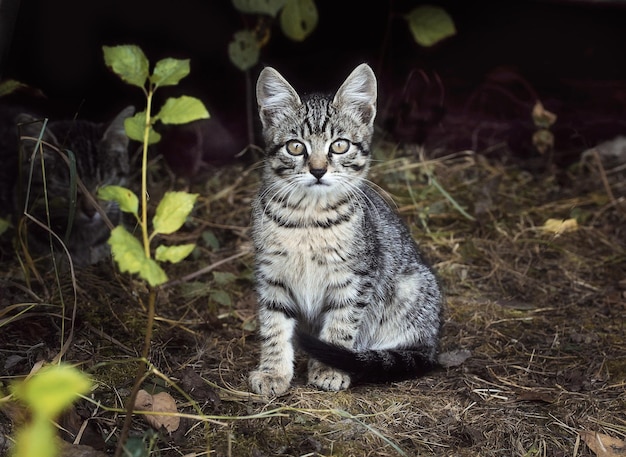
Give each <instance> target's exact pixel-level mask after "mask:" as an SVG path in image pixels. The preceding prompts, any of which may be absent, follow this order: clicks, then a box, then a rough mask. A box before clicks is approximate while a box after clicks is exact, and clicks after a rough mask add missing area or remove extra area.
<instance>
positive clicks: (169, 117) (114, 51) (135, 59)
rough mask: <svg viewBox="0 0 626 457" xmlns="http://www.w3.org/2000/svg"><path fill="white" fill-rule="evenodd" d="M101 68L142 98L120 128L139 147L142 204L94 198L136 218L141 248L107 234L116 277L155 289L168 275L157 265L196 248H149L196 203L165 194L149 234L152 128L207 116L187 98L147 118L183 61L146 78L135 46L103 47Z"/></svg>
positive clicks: (115, 191) (133, 199)
mask: <svg viewBox="0 0 626 457" xmlns="http://www.w3.org/2000/svg"><path fill="white" fill-rule="evenodd" d="M103 51H104V61H105V63H106V65H107V66H108V67H109V68H110V69H111V70H112V71H113V72H114V73H115V74H116V75H118V76H119V77H120V78H121V79H122V80H123V81H125V82H127V83H128V84H131V85H133V86H137V87H139V88H140V89H141V90H142V91H143V92H144V95H145V96H146V109H145V110H144V111H141V112H139V113H137V114H135V115H134V116H133V117H130V118H128V119H126V121H125V123H124V127H125V129H126V134H127V135H128V137H129V138H131V139H133V140H136V141H139V142H141V143H142V144H143V154H142V166H141V199H139V198H138V197H137V196H136V195H135V194H134V193H133V192H132V191H131V190H129V189H126V188H124V187H120V186H105V187H102V188H101V189H100V190H99V191H98V197H99V198H101V199H103V200H112V201H115V202H117V203H118V204H119V206H120V209H121V210H122V211H124V212H127V213H130V214H132V215H134V216H135V218H136V219H137V222H138V224H139V226H140V228H141V240H142V241H141V242H140V241H139V240H138V239H137V238H135V237H134V236H133V235H132V234H131V233H129V232H128V231H127V230H126V229H125V228H124V227H123V226H121V225H120V226H118V227H116V228H115V229H113V230H112V232H111V237H110V239H109V244H110V246H111V251H112V253H113V258H114V260H115V261H116V262H117V264H118V266H119V268H120V271H122V272H128V273H131V274H134V273H136V274H138V275H139V277H141V278H142V279H144V280H145V281H146V282H147V283H148V284H149V285H150V286H152V287H155V286H158V285H160V284H163V283H164V282H166V281H167V275H166V274H165V271H164V270H163V269H162V268H161V266H160V265H159V264H158V263H157V261H158V262H165V261H167V262H171V263H177V262H180V261H181V260H183V259H184V258H185V257H187V256H188V255H189V254H190V253H191V251H193V249H194V247H195V244H185V245H180V246H165V245H160V246H158V247H157V248H156V251H155V254H156V255H155V258H154V259H153V258H152V253H151V250H150V242H151V241H152V240H153V239H154V238H155V236H156V235H159V234H170V233H174V232H176V231H177V230H178V229H180V228H181V227H182V225H183V224H184V223H185V220H186V219H187V216H189V214H190V213H191V211H192V209H193V205H194V203H195V202H196V199H197V198H198V195H197V194H189V193H187V192H167V193H166V194H165V195H164V197H163V199H162V200H161V202H160V203H159V204H158V206H157V209H156V214H155V215H154V218H153V219H152V232H150V226H149V224H148V215H147V214H148V210H147V195H148V192H147V168H148V167H147V164H148V146H149V145H151V144H154V143H157V142H158V141H159V140H160V138H161V137H160V135H159V133H158V132H157V131H156V130H154V124H155V123H156V122H157V121H159V122H162V123H163V124H186V123H188V122H192V121H195V120H198V119H208V118H209V113H208V111H207V109H206V108H205V106H204V104H203V103H202V102H201V101H200V100H198V99H196V98H194V97H189V96H185V95H183V96H181V97H177V98H168V99H167V100H166V101H165V103H164V104H163V106H162V107H161V110H160V111H159V112H158V113H157V114H156V115H152V98H153V96H154V93H155V92H156V90H157V89H158V88H160V87H164V86H174V85H176V84H178V82H179V81H180V80H181V79H183V78H184V77H185V76H187V75H188V74H189V60H188V59H184V60H181V59H172V58H166V59H162V60H159V61H158V62H157V63H156V65H155V66H154V71H153V72H152V74H150V63H149V61H148V59H147V58H146V56H145V54H144V53H143V51H142V50H141V48H139V47H138V46H134V45H121V46H113V47H109V46H103Z"/></svg>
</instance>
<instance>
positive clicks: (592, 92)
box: [0, 0, 626, 161]
mask: <svg viewBox="0 0 626 457" xmlns="http://www.w3.org/2000/svg"><path fill="white" fill-rule="evenodd" d="M0 1H2V3H1V5H2V6H3V7H6V5H7V4H8V3H7V2H9V3H10V0H0ZM316 3H317V7H318V10H319V23H318V26H317V29H316V30H315V31H314V32H313V34H312V35H311V36H309V37H308V38H307V39H306V40H305V41H304V42H301V43H295V42H292V41H290V40H288V39H287V38H285V37H284V35H283V34H282V32H281V31H280V29H279V27H278V24H274V25H273V27H272V28H271V31H272V35H271V39H270V42H269V44H268V45H267V46H266V47H265V48H263V49H262V51H261V62H260V64H259V65H258V66H257V67H255V68H254V69H252V70H251V71H250V74H249V76H248V79H246V75H245V74H244V73H243V72H241V71H240V70H238V69H237V68H235V67H234V66H233V65H232V64H231V63H230V61H229V59H228V55H227V46H228V43H229V42H230V40H231V39H232V36H233V33H234V32H236V31H237V30H240V29H242V28H245V27H254V25H255V24H256V18H255V17H253V16H245V15H242V14H240V13H238V12H237V11H236V10H235V9H234V7H233V6H232V4H231V2H230V1H228V0H220V1H215V0H177V1H172V0H109V1H98V2H96V1H85V0H55V1H50V0H22V1H21V3H20V4H19V11H18V15H17V21H16V23H15V30H14V34H13V38H12V41H11V45H10V47H9V48H8V49H9V51H8V53H7V54H5V59H4V62H3V64H2V76H3V78H14V79H17V80H20V81H22V82H25V83H27V84H29V85H30V86H33V87H35V88H38V89H40V90H41V91H42V92H43V93H44V94H45V96H46V98H45V99H44V101H41V100H40V102H41V104H42V105H43V106H45V110H46V114H48V113H50V115H57V116H73V115H74V114H75V113H77V112H78V113H79V116H81V117H84V118H91V119H104V118H107V117H110V116H112V115H113V114H114V113H115V112H116V111H118V110H119V109H121V108H123V107H124V106H126V105H128V104H130V103H133V104H135V105H136V106H138V107H140V106H142V105H143V98H142V95H141V93H140V91H138V90H137V89H135V88H131V87H129V86H126V85H125V84H124V83H122V82H121V81H119V80H118V79H117V77H115V76H114V75H112V74H111V73H110V72H109V71H107V69H106V68H105V66H104V63H103V58H102V51H101V46H102V45H104V44H106V45H114V44H122V43H129V44H130V43H132V44H137V45H139V46H141V47H142V48H143V49H144V51H145V52H146V54H147V56H148V58H149V59H150V60H151V62H155V61H156V60H158V59H160V58H163V57H180V58H191V75H190V76H189V77H187V78H186V79H184V80H183V81H182V82H181V84H180V87H176V88H166V89H167V91H166V89H163V91H162V96H163V97H167V96H173V95H177V94H182V93H185V94H189V95H194V96H197V97H199V98H200V99H202V100H203V101H204V103H205V104H206V105H207V107H208V109H209V111H210V113H211V115H212V116H213V119H212V120H213V123H214V124H215V125H216V126H218V130H217V131H213V132H212V137H213V138H216V137H217V136H224V137H228V141H225V142H223V144H220V146H219V147H216V148H214V149H213V150H211V148H210V147H208V149H207V147H205V151H204V153H203V154H204V155H205V157H204V159H206V160H209V161H210V160H212V159H215V158H217V157H221V158H224V157H226V158H229V157H232V156H233V155H234V154H236V153H237V152H239V151H240V150H241V148H242V147H244V146H245V145H246V144H247V143H248V140H249V138H248V133H247V132H248V130H247V125H246V107H247V106H252V105H250V100H248V102H249V103H248V105H247V103H246V89H247V88H248V90H249V89H250V87H251V84H253V81H254V79H255V78H256V75H257V73H258V71H259V69H260V68H261V65H272V66H275V67H277V68H278V69H279V70H280V71H281V73H283V74H284V75H285V76H286V77H287V79H288V80H289V81H290V82H292V84H293V85H294V86H295V87H296V88H297V89H299V90H303V91H309V90H319V89H321V90H334V89H335V88H336V87H337V85H338V84H340V82H341V81H342V80H343V79H344V78H345V77H346V76H347V74H348V73H349V72H350V70H351V69H352V68H353V67H354V66H355V65H356V64H358V63H360V62H363V61H366V62H369V63H370V64H371V65H372V66H373V68H374V70H375V71H376V73H377V75H378V78H379V80H380V100H381V105H380V106H381V107H383V106H387V107H389V106H391V109H390V110H389V109H388V110H387V111H385V110H381V113H380V114H379V122H380V123H381V124H384V125H387V126H390V131H392V133H393V126H394V125H395V124H394V123H395V122H396V119H394V107H395V106H399V105H398V104H400V105H401V104H404V105H407V104H408V105H411V104H413V105H415V104H419V103H421V105H422V106H418V107H417V111H418V112H420V114H418V115H417V117H418V118H419V119H418V121H424V119H425V120H426V121H425V123H426V124H428V121H429V118H430V117H432V118H433V119H432V120H433V122H434V123H436V122H439V121H440V120H441V119H440V116H439V114H441V113H439V114H437V113H435V114H433V112H432V111H433V110H432V109H431V108H432V106H430V105H433V104H437V103H438V102H437V101H436V100H430V98H433V99H437V100H441V98H442V94H441V92H442V91H441V87H440V86H437V87H435V86H433V85H432V77H433V75H436V76H437V77H438V78H440V79H441V81H442V85H443V88H444V91H445V97H444V98H445V102H444V104H445V105H446V107H445V112H446V113H451V112H455V110H456V111H457V112H458V110H459V109H461V108H462V107H464V106H465V108H467V105H464V104H466V103H467V100H469V99H470V98H471V97H472V95H474V96H475V95H476V91H477V89H478V88H480V87H484V84H485V83H486V82H487V83H489V81H491V82H493V81H494V80H495V81H497V82H498V83H499V84H503V85H504V86H506V87H507V90H510V91H511V93H513V92H515V90H517V89H518V88H519V87H512V85H513V86H515V85H516V84H517V85H518V86H519V84H518V83H517V82H519V81H524V84H526V85H527V86H526V89H528V87H530V88H532V91H531V92H533V94H535V95H537V96H538V97H541V98H542V99H544V100H547V103H548V104H550V103H553V104H554V103H556V105H557V106H556V108H560V109H561V110H562V111H568V110H569V111H572V110H573V111H576V110H579V112H581V111H580V110H582V112H593V113H594V115H601V116H613V117H615V116H619V114H620V111H621V113H622V114H623V113H624V112H625V111H626V109H624V108H626V90H625V89H624V81H626V4H625V3H624V2H621V1H604V2H598V1H580V2H577V1H544V2H540V1H536V2H533V1H525V2H518V1H505V2H502V1H501V2H486V1H450V2H436V1H432V2H429V3H431V4H439V5H441V6H443V7H445V8H446V10H447V11H448V12H449V14H450V15H451V16H452V18H453V19H454V21H455V24H456V27H457V35H456V36H454V37H452V38H450V39H448V40H446V41H445V42H442V43H440V44H438V45H436V46H435V47H434V48H431V49H424V48H420V47H419V46H418V45H417V44H416V43H415V42H414V41H413V39H412V37H411V35H410V32H409V29H408V26H407V23H406V21H405V20H404V19H403V17H402V16H403V15H404V14H406V13H407V12H408V11H410V10H411V8H413V7H414V6H416V5H417V4H419V2H416V1H382V0H380V1H372V2H366V1H341V2H338V1H328V0H317V2H316ZM5 44H6V43H5ZM412 70H421V71H424V74H426V75H430V77H431V79H430V80H429V82H428V83H427V82H426V81H425V80H424V78H421V79H420V80H418V81H417V83H418V85H419V83H420V81H422V82H424V84H423V85H422V86H423V87H421V88H419V89H414V90H413V92H412V93H407V91H406V85H405V84H406V81H407V76H408V75H409V74H410V73H411V71H412ZM511 78H512V79H511ZM516 78H518V79H516ZM512 80H515V81H517V82H515V81H513V82H511V81H512ZM247 84H248V87H247ZM429 84H431V85H429ZM409 92H411V91H409ZM526 92H528V90H526ZM429 94H430V95H429ZM529 97H530V95H529V94H528V93H526V94H521V95H520V94H517V93H516V94H515V95H514V96H513V97H508V99H511V98H514V99H515V98H519V99H522V100H523V101H524V102H530V99H529ZM530 98H532V97H530ZM504 99H507V97H504V98H503V99H500V100H499V99H497V98H496V99H491V100H493V103H490V99H488V98H484V97H483V99H482V102H481V103H479V104H474V105H473V108H474V109H478V110H479V111H481V112H484V111H485V109H486V110H487V111H489V113H488V114H489V115H494V114H495V115H498V116H500V117H506V116H519V112H517V111H516V112H513V111H514V110H513V111H512V110H508V111H507V109H505V108H501V109H499V110H495V111H493V110H494V108H493V106H492V107H491V108H486V107H487V106H488V105H490V104H491V105H499V106H500V107H502V106H504V105H506V103H503V102H502V100H504ZM416 100H417V101H416ZM554 101H557V102H554ZM394 103H395V104H394ZM429 106H430V107H429ZM459 107H461V108H459ZM420 110H421V111H420ZM490 110H491V111H490ZM435 111H436V110H435ZM581 116H582V117H585V116H586V114H583V115H581ZM579 117H580V116H579ZM410 121H411V119H409V122H410ZM620 128H623V125H622V124H619V125H617V126H613V127H612V128H609V129H607V132H606V133H602V134H593V135H590V138H589V139H588V140H587V142H589V143H590V142H593V141H596V140H597V139H598V138H596V136H598V135H599V136H603V135H610V134H613V133H615V132H614V131H615V130H619V129H620ZM398 132H399V133H398V138H399V140H406V141H411V140H414V141H420V142H421V141H423V140H424V133H423V132H421V133H420V132H417V133H415V132H409V133H408V134H406V135H404V134H403V133H402V132H403V131H401V129H399V130H398ZM403 135H404V136H407V135H408V136H407V137H406V138H403ZM594 135H595V136H594ZM205 146H206V145H205Z"/></svg>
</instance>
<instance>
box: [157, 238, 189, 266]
mask: <svg viewBox="0 0 626 457" xmlns="http://www.w3.org/2000/svg"><path fill="white" fill-rule="evenodd" d="M195 247H196V245H195V243H191V244H181V245H179V246H159V247H158V248H156V252H155V253H154V257H155V259H157V260H158V261H159V262H170V263H178V262H180V261H181V260H183V259H184V258H185V257H187V256H188V255H189V254H191V251H193V250H194V248H195Z"/></svg>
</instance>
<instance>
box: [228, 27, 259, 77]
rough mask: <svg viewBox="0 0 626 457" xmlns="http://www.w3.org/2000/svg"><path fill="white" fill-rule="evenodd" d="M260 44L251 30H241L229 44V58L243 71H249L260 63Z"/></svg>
mask: <svg viewBox="0 0 626 457" xmlns="http://www.w3.org/2000/svg"><path fill="white" fill-rule="evenodd" d="M259 53H260V50H259V42H258V41H257V38H256V35H255V34H254V33H252V32H251V31H250V30H240V31H238V32H236V33H235V35H234V36H233V41H231V42H230V43H229V44H228V57H229V58H230V61H231V62H232V63H233V64H234V65H235V66H236V67H237V68H239V69H240V70H241V71H246V70H249V69H250V68H252V67H254V66H255V65H256V64H257V62H258V61H259Z"/></svg>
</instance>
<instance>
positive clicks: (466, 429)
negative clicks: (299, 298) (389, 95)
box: [0, 145, 626, 457]
mask: <svg viewBox="0 0 626 457" xmlns="http://www.w3.org/2000/svg"><path fill="white" fill-rule="evenodd" d="M378 149H379V150H378V151H377V154H378V157H380V158H382V157H383V156H384V157H385V158H386V160H384V161H381V162H379V163H377V164H376V165H375V166H374V167H373V170H372V178H373V180H374V181H375V182H377V183H378V184H379V185H380V186H381V187H382V188H384V189H386V190H387V191H388V192H389V193H390V194H391V195H392V196H393V198H394V200H395V202H396V203H397V205H398V209H399V211H400V212H401V213H402V214H403V216H404V217H405V218H406V220H407V221H408V222H409V223H410V224H411V227H413V228H414V233H415V236H416V238H417V239H418V240H419V241H420V244H421V246H422V249H423V251H424V253H425V254H426V256H427V257H428V258H429V259H430V260H431V261H432V263H433V264H434V266H435V268H436V269H437V271H438V272H439V274H440V277H441V280H442V283H443V284H444V287H445V289H446V292H447V297H448V300H447V301H448V303H447V309H446V321H445V327H444V337H443V341H442V350H444V351H449V350H455V349H468V350H470V351H471V352H472V357H471V358H470V359H468V360H467V361H466V362H465V363H463V364H462V365H461V366H458V367H454V368H448V369H441V370H439V371H437V372H434V373H432V374H430V375H429V376H427V377H424V378H422V379H418V380H414V381H408V382H403V383H397V384H392V385H383V386H357V387H355V388H353V389H350V390H349V391H347V392H339V393H328V392H319V391H316V390H314V389H312V388H311V387H309V386H306V385H304V373H303V370H304V365H303V361H300V363H299V365H298V367H297V372H298V375H297V377H296V380H295V381H294V387H293V389H291V390H290V391H289V393H288V394H287V395H285V396H283V397H280V398H277V399H273V400H271V401H266V400H264V399H262V398H258V397H256V396H254V395H250V394H249V393H248V392H247V386H246V377H247V373H248V371H249V370H250V369H252V368H253V367H254V365H255V363H256V359H257V351H258V345H257V341H256V338H255V333H254V303H255V298H254V293H253V284H252V279H251V264H252V257H251V254H250V253H249V241H248V239H247V224H248V216H249V214H248V213H249V203H250V199H251V198H252V195H253V194H254V191H255V188H256V184H257V176H256V171H255V170H254V169H253V168H254V167H252V168H244V167H242V166H232V167H228V168H223V169H219V170H214V172H213V174H212V175H211V176H210V177H209V178H208V179H207V180H206V182H204V183H202V184H201V185H196V186H194V187H196V188H194V190H195V191H199V192H200V193H201V194H202V195H203V197H202V199H201V202H200V204H199V205H198V208H197V210H196V213H195V217H194V220H193V221H192V222H191V223H190V224H189V226H188V227H187V230H186V232H185V233H183V234H179V235H177V236H179V237H183V238H185V239H190V240H200V241H199V248H198V252H197V255H196V256H195V257H194V258H193V259H190V260H188V261H186V262H185V263H183V264H181V265H178V266H175V267H174V268H173V269H172V270H170V272H171V273H170V276H171V277H186V280H185V281H183V282H181V283H178V284H176V283H174V284H171V285H170V286H169V287H167V288H165V289H164V290H163V291H162V292H161V293H160V295H159V303H158V305H157V312H158V322H157V328H156V332H155V338H154V344H153V350H152V354H151V358H150V361H151V363H152V364H153V366H154V367H155V373H160V374H161V375H160V376H156V375H155V374H153V375H152V376H150V378H149V380H148V381H147V382H146V384H147V386H157V387H158V388H159V389H166V390H168V391H169V392H170V393H172V394H173V395H175V396H176V398H177V400H178V401H179V405H180V410H181V412H184V413H186V414H189V415H190V416H189V418H187V419H185V420H184V421H183V427H181V430H180V431H178V432H176V433H174V435H173V436H165V435H163V436H161V438H160V439H159V440H158V441H157V444H156V449H157V450H154V451H153V452H154V455H162V456H168V455H172V456H174V455H186V454H190V455H207V454H208V455H217V456H231V455H232V456H255V457H256V456H273V455H284V456H308V455H311V456H312V455H322V456H331V455H332V456H346V457H348V456H358V457H362V456H398V455H406V456H416V455H437V456H477V455H480V456H517V455H519V456H568V457H569V456H571V457H577V456H578V457H582V456H591V455H594V453H593V452H592V451H591V450H590V449H589V448H588V447H587V446H586V445H585V444H584V442H582V441H581V439H580V436H579V432H580V431H582V430H593V431H598V432H601V433H605V434H607V435H611V436H613V437H616V438H622V439H623V438H624V437H625V436H626V413H625V412H624V411H626V340H625V338H624V335H625V331H626V319H624V312H625V311H626V309H625V308H626V233H625V231H626V214H625V212H626V207H625V204H624V195H625V194H626V192H625V191H624V188H623V185H622V182H623V176H622V177H620V176H619V173H611V170H604V178H606V179H604V178H602V176H600V175H598V174H597V168H592V169H584V168H582V167H579V168H572V170H568V171H566V172H563V173H560V174H559V176H558V177H557V175H555V173H548V172H546V173H543V174H541V176H539V175H536V176H533V175H531V174H530V173H528V172H526V171H523V170H522V169H520V168H519V167H516V166H513V165H510V166H504V165H502V164H501V163H500V162H499V161H496V160H493V159H491V160H487V159H486V158H485V157H483V156H480V155H476V154H472V153H459V154H454V155H451V156H448V157H443V158H438V159H432V160H423V159H419V158H418V157H419V154H417V153H415V154H413V153H412V152H411V153H410V154H409V156H406V154H405V155H404V156H403V155H402V154H400V153H396V152H393V150H392V148H391V147H390V146H389V145H380V147H379V148H378ZM603 179H604V180H603ZM172 186H174V184H172ZM607 186H608V188H607ZM607 189H608V190H610V192H607ZM570 218H575V219H576V221H577V227H576V228H575V229H573V230H570V231H564V232H563V233H555V232H554V231H550V230H547V229H546V227H545V223H546V221H547V220H548V219H563V220H566V219H570ZM230 256H234V257H233V258H232V259H231V260H230V261H228V262H222V263H218V262H220V261H222V260H223V259H225V258H228V257H230ZM207 265H214V266H213V268H211V269H207ZM194 272H200V273H197V274H196V275H195V276H194V275H193V274H194ZM189 275H191V276H192V277H189ZM76 283H77V285H78V288H77V290H76V294H77V300H76V306H77V318H76V320H75V323H74V335H73V339H72V344H71V346H70V348H69V350H68V351H67V353H66V354H65V357H64V358H65V360H67V361H70V362H75V363H80V364H81V365H82V367H83V369H84V370H86V371H89V372H91V373H93V374H94V378H95V380H96V381H97V383H98V387H97V388H96V390H95V391H94V394H93V401H94V402H101V404H100V406H96V405H95V403H89V402H84V405H83V408H84V410H85V411H87V412H86V413H85V411H82V414H84V415H86V416H88V415H89V414H90V413H91V414H93V419H91V420H90V424H91V425H90V426H93V428H94V430H95V431H96V432H97V433H96V435H99V434H100V435H101V436H104V437H105V438H107V439H108V441H107V446H108V448H109V449H110V447H111V446H114V443H115V437H116V433H118V432H119V430H118V428H117V427H119V426H120V424H121V422H122V420H121V419H122V418H121V414H123V413H122V412H121V410H119V408H120V406H121V401H122V399H123V398H124V396H125V395H126V394H127V393H128V389H129V388H130V385H131V382H132V373H133V372H134V367H135V364H134V362H133V360H134V357H136V355H137V350H138V349H137V348H139V347H140V346H141V340H142V334H143V327H142V324H143V323H144V313H143V310H142V308H141V302H140V300H139V301H138V298H139V299H140V298H141V297H142V294H143V293H144V290H143V287H142V286H141V285H140V284H139V283H137V282H135V281H133V280H131V279H130V278H128V277H127V276H123V275H119V274H118V273H116V272H115V270H114V269H113V268H112V267H111V265H108V264H105V265H102V266H99V267H98V268H97V269H96V270H89V271H82V272H79V273H78V274H77V278H76ZM45 284H46V287H45V288H44V287H43V286H42V285H39V284H32V285H31V286H30V287H24V282H23V280H22V279H21V274H20V268H19V265H17V264H14V265H10V266H9V265H7V268H5V273H4V282H3V283H2V284H0V287H1V291H2V295H0V297H1V298H0V299H1V303H0V304H1V306H2V307H3V308H2V309H0V329H1V330H0V344H1V348H2V349H1V352H0V370H3V371H4V376H3V377H2V379H1V382H3V383H5V385H6V383H8V382H9V380H10V379H12V378H13V377H14V376H20V375H24V374H26V373H27V372H28V371H29V369H30V367H31V366H32V363H33V362H34V361H36V360H39V359H50V358H52V357H53V356H54V355H55V354H57V353H58V351H59V348H60V341H61V336H60V328H61V327H60V322H61V320H62V319H63V316H65V319H68V316H71V311H70V309H69V308H71V306H70V305H71V303H70V305H68V307H67V308H68V309H65V310H62V309H61V307H60V303H59V297H60V296H64V297H66V298H70V300H69V302H72V300H71V297H73V294H74V290H73V288H72V284H71V282H70V281H68V280H62V281H61V288H60V291H59V288H58V287H57V286H55V285H54V282H46V283H45ZM23 302H32V303H34V304H35V305H34V306H33V307H32V308H29V309H28V310H27V311H26V312H25V313H24V314H22V315H21V316H20V317H19V320H18V321H17V322H9V321H4V320H2V319H6V318H7V317H10V316H15V315H16V313H17V311H19V309H21V308H20V307H10V306H11V305H15V304H19V303H23ZM67 322H68V323H69V321H67ZM13 356H19V357H20V358H19V359H18V358H15V357H13ZM157 370H158V371H157ZM195 375H200V376H201V377H202V378H203V379H204V381H205V382H200V383H198V378H197V377H196V376H195ZM168 382H172V383H176V385H177V386H179V388H180V392H178V391H177V390H176V389H174V388H172V387H171V386H168V385H167V383H168ZM182 393H184V394H185V395H182ZM214 393H215V394H217V396H218V397H219V400H218V399H216V398H215V396H214ZM190 400H192V402H195V403H196V408H197V407H199V408H201V410H202V412H203V414H202V415H200V414H199V413H198V411H197V409H195V408H194V407H193V403H190ZM116 408H117V409H116ZM0 426H1V427H2V431H3V432H4V434H5V436H6V435H7V434H10V433H11V425H10V423H9V422H8V421H6V420H4V419H3V421H0ZM134 426H135V429H136V430H137V432H138V433H139V434H141V433H142V431H144V430H146V429H147V425H146V424H145V423H144V422H143V421H142V420H141V418H140V417H137V420H136V421H135V424H134ZM96 441H97V439H96ZM1 443H2V441H0V444H1ZM0 449H1V446H0Z"/></svg>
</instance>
